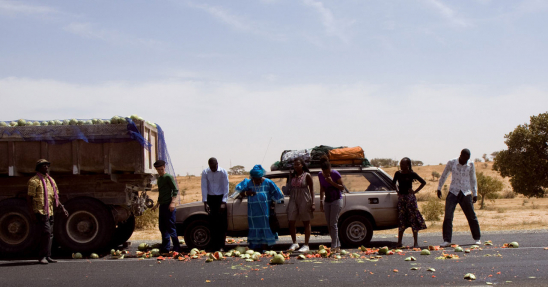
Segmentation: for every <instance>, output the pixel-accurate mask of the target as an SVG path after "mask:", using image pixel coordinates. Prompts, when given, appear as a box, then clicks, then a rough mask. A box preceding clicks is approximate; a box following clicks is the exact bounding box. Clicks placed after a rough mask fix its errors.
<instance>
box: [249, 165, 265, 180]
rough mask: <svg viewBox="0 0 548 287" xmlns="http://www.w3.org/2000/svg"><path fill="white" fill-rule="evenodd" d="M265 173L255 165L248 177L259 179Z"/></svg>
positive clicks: (260, 167)
mask: <svg viewBox="0 0 548 287" xmlns="http://www.w3.org/2000/svg"><path fill="white" fill-rule="evenodd" d="M265 173H266V170H265V169H264V168H263V167H262V166H261V165H260V164H258V165H256V166H254V167H253V169H251V170H250V171H249V175H251V177H253V178H261V177H263V176H264V174H265Z"/></svg>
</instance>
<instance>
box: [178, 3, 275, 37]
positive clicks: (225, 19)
mask: <svg viewBox="0 0 548 287" xmlns="http://www.w3.org/2000/svg"><path fill="white" fill-rule="evenodd" d="M187 5H188V6H189V7H192V8H196V9H200V10H202V11H204V12H206V13H208V14H209V15H211V16H212V17H213V18H215V19H216V20H217V21H219V22H221V23H224V24H226V25H227V26H228V27H230V28H232V29H234V30H237V31H241V32H245V33H251V34H255V35H259V36H263V37H266V38H269V39H271V40H274V41H284V40H285V39H286V37H285V36H284V35H282V34H279V33H276V32H272V31H269V29H266V28H264V27H263V26H262V25H261V24H259V23H255V22H254V21H252V20H249V19H245V18H244V17H241V16H239V15H236V14H234V13H232V12H231V11H230V10H228V9H225V8H223V7H219V6H212V5H207V4H197V3H193V2H187Z"/></svg>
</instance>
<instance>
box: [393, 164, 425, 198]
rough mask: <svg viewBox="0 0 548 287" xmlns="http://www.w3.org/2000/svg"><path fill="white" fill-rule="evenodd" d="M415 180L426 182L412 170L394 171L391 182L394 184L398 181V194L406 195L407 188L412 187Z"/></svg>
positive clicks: (407, 192)
mask: <svg viewBox="0 0 548 287" xmlns="http://www.w3.org/2000/svg"><path fill="white" fill-rule="evenodd" d="M415 179H416V180H417V181H418V182H420V183H421V184H426V181H424V179H422V177H420V176H419V175H418V174H417V173H416V172H414V171H412V172H410V173H403V172H401V171H399V170H398V171H396V174H394V179H393V180H392V182H393V183H394V184H396V182H398V187H399V188H398V194H401V195H406V194H409V189H412V188H413V180H415Z"/></svg>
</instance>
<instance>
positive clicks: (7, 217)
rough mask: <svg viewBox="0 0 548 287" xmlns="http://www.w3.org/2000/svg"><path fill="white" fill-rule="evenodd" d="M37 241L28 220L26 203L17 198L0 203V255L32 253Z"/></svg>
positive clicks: (36, 234) (33, 227) (30, 221)
mask: <svg viewBox="0 0 548 287" xmlns="http://www.w3.org/2000/svg"><path fill="white" fill-rule="evenodd" d="M33 215H34V214H33ZM37 239H38V232H37V231H36V226H35V224H34V223H33V221H32V220H31V218H30V213H29V210H28V207H27V202H26V201H25V200H23V199H17V198H10V199H6V200H4V201H2V202H0V253H2V254H6V255H13V254H24V253H28V252H30V251H34V250H35V249H36V240H37Z"/></svg>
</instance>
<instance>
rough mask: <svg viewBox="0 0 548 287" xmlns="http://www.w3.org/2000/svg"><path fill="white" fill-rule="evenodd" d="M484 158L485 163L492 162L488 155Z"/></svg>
mask: <svg viewBox="0 0 548 287" xmlns="http://www.w3.org/2000/svg"><path fill="white" fill-rule="evenodd" d="M482 158H483V161H485V162H490V161H491V159H489V157H488V156H487V154H486V153H484V154H483V156H482Z"/></svg>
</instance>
